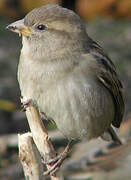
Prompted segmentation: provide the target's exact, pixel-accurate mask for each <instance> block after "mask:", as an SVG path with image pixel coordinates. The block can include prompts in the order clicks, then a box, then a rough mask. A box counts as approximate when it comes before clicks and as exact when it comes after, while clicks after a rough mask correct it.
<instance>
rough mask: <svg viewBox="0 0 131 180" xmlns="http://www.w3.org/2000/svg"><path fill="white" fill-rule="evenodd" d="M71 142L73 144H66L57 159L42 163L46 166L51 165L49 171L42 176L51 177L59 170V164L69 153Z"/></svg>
mask: <svg viewBox="0 0 131 180" xmlns="http://www.w3.org/2000/svg"><path fill="white" fill-rule="evenodd" d="M72 142H73V140H71V141H69V142H68V144H67V146H66V148H65V150H64V151H63V152H62V153H61V154H60V155H58V156H57V157H55V158H53V159H51V160H49V161H48V162H44V163H45V164H47V165H51V164H52V167H51V168H50V169H49V170H47V171H46V172H45V173H44V175H49V174H50V175H53V174H54V173H56V171H58V169H59V168H60V166H61V164H62V163H63V161H64V160H65V159H66V156H67V154H68V153H69V151H70V146H71V144H72Z"/></svg>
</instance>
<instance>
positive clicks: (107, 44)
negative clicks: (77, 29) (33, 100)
mask: <svg viewBox="0 0 131 180" xmlns="http://www.w3.org/2000/svg"><path fill="white" fill-rule="evenodd" d="M51 3H53V4H56V3H57V4H60V5H61V6H63V7H66V8H69V9H72V10H74V11H75V12H76V13H77V14H79V15H80V16H81V18H82V19H83V20H84V21H85V23H86V24H87V32H88V34H89V35H90V36H91V37H92V38H93V39H94V40H95V41H97V42H98V43H99V44H100V45H101V46H102V47H104V49H105V51H106V52H107V53H108V54H109V56H110V58H111V59H112V61H113V62H114V64H115V65H116V67H117V70H118V73H119V74H120V77H121V80H122V82H123V85H124V88H125V99H126V112H125V116H124V119H123V124H122V126H121V128H120V130H119V132H118V133H119V135H120V136H121V138H122V139H123V142H124V143H125V144H124V145H123V146H122V147H119V148H116V147H115V148H114V149H113V151H112V147H111V148H108V147H107V146H108V144H107V143H106V142H103V141H101V140H99V139H98V140H95V141H92V142H91V143H90V144H88V143H87V142H86V141H84V142H79V143H77V144H76V145H74V150H73V152H72V155H71V157H70V161H71V162H70V161H69V163H70V164H68V163H67V164H65V166H64V167H63V171H64V173H65V179H69V180H78V179H79V180H85V179H92V180H94V179H95V180H99V179H100V180H104V179H106V180H107V179H108V180H118V179H119V180H120V179H124V180H130V179H131V171H130V167H131V153H130V151H131V143H130V137H131V108H130V107H131V0H101V1H98V0H0V179H1V180H15V179H20V180H22V179H24V176H23V172H22V167H21V165H20V162H19V159H18V148H17V146H18V142H17V133H24V132H27V131H29V127H28V124H27V120H26V118H25V114H24V113H23V112H21V110H20V109H21V108H20V100H19V99H20V91H19V87H18V83H17V79H16V73H17V64H18V59H19V54H20V49H21V38H19V37H18V35H17V34H15V33H12V32H9V31H7V30H6V29H5V27H6V26H7V25H8V24H10V23H11V22H13V21H15V20H17V19H21V18H22V17H24V16H25V14H27V13H28V12H29V11H31V10H32V9H34V8H36V7H40V6H42V5H46V4H51ZM47 128H48V129H49V130H51V133H53V137H54V138H53V143H54V145H55V146H56V148H57V150H58V151H59V149H60V150H61V149H62V148H63V147H64V146H65V145H66V143H67V140H66V139H64V138H63V136H62V135H61V134H60V135H59V138H58V132H57V131H55V127H54V125H52V124H50V123H49V124H48V123H47ZM80 143H81V145H80ZM79 147H81V151H80V149H79ZM98 147H100V148H102V147H103V148H104V147H107V151H108V152H109V154H110V156H109V158H107V157H106V156H104V160H102V159H101V157H99V162H103V164H102V165H100V164H99V163H98V164H95V166H93V167H92V168H91V170H90V163H87V161H88V160H87V161H86V168H85V167H83V169H82V170H81V169H80V167H79V166H78V168H76V167H74V164H73V163H72V161H75V164H77V163H76V161H77V162H78V164H80V162H82V159H83V157H85V156H86V157H89V158H90V153H89V152H91V156H95V154H93V155H92V152H94V149H96V148H98ZM120 157H121V158H120ZM102 158H103V157H102ZM84 159H88V158H84ZM109 159H110V161H109ZM95 160H97V157H96V159H95ZM91 161H92V159H91ZM95 163H96V161H95ZM114 164H115V165H114ZM72 167H73V168H76V169H75V170H74V169H73V168H72ZM105 167H106V168H105ZM92 169H93V171H92ZM98 169H99V171H98ZM76 170H77V176H76ZM78 172H79V173H78ZM73 173H74V174H73Z"/></svg>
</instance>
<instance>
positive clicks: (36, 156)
mask: <svg viewBox="0 0 131 180" xmlns="http://www.w3.org/2000/svg"><path fill="white" fill-rule="evenodd" d="M18 142H19V158H20V161H21V164H22V166H23V169H24V174H25V178H26V179H27V180H44V179H45V178H44V176H43V165H42V162H41V157H40V153H39V152H38V150H37V148H36V146H35V144H34V141H33V138H32V136H31V133H25V134H22V135H20V134H18Z"/></svg>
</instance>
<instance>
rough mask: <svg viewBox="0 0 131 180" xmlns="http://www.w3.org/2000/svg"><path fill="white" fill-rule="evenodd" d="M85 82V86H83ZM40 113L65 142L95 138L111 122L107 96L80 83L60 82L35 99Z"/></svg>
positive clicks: (93, 87)
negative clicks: (63, 136) (66, 139)
mask: <svg viewBox="0 0 131 180" xmlns="http://www.w3.org/2000/svg"><path fill="white" fill-rule="evenodd" d="M84 81H85V82H84ZM37 102H38V106H39V107H40V111H44V113H46V115H47V117H49V118H51V119H53V120H54V121H55V123H56V125H57V127H58V129H59V130H60V131H61V132H62V133H63V134H64V135H65V136H66V137H68V138H72V139H73V138H83V137H86V138H88V139H91V138H95V137H98V136H100V135H102V134H103V132H104V131H106V129H107V128H108V127H109V126H110V124H111V122H112V120H113V118H114V104H113V100H112V97H111V96H110V94H109V92H108V91H107V90H106V89H105V88H104V87H101V86H99V85H98V84H97V83H95V82H94V83H93V84H92V82H91V84H90V82H88V83H87V79H85V80H84V78H83V80H80V81H78V79H77V80H74V79H72V78H71V79H70V80H69V81H64V82H63V81H60V82H59V84H57V85H56V84H55V85H54V86H53V85H52V87H50V88H49V89H48V90H47V91H46V92H45V93H44V94H42V93H41V95H40V96H39V98H38V99H37Z"/></svg>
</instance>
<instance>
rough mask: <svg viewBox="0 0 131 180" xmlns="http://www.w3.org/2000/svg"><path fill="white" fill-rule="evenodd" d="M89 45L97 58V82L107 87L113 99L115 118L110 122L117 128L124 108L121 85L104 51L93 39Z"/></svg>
mask: <svg viewBox="0 0 131 180" xmlns="http://www.w3.org/2000/svg"><path fill="white" fill-rule="evenodd" d="M90 46H91V47H90V48H89V49H90V53H91V54H92V55H93V57H94V58H95V59H96V60H97V62H98V67H100V68H99V71H98V72H99V73H98V75H97V78H98V80H99V82H100V83H102V85H103V86H105V87H106V88H107V89H108V91H109V92H110V94H111V95H112V97H113V100H114V105H115V118H114V120H113V121H112V124H113V126H115V127H117V128H119V127H120V124H121V121H122V118H123V114H124V110H125V103H124V96H123V86H122V84H121V82H120V80H119V77H118V75H117V73H116V69H115V66H114V64H113V63H112V61H111V60H110V59H109V57H108V56H107V55H106V54H105V53H104V51H103V49H102V48H101V47H100V46H99V45H98V44H97V43H96V42H94V41H93V40H91V44H90Z"/></svg>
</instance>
